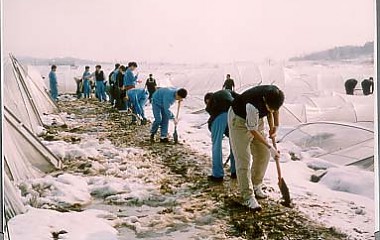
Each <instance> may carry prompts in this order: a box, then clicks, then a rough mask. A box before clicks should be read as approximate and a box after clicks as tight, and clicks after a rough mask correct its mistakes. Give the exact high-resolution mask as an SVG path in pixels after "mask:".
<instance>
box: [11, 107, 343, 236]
mask: <svg viewBox="0 0 380 240" xmlns="http://www.w3.org/2000/svg"><path fill="white" fill-rule="evenodd" d="M60 107H61V110H62V111H63V112H66V113H67V115H66V120H67V125H68V126H67V128H66V127H53V128H51V129H48V133H47V134H46V135H45V136H44V138H45V139H46V140H49V141H45V142H44V143H45V144H46V145H47V146H48V147H49V148H50V149H51V150H52V151H53V152H54V153H56V154H57V155H58V156H60V157H61V158H62V159H63V160H64V165H65V167H64V168H63V169H62V171H59V172H57V173H55V174H53V175H54V176H58V177H54V176H47V177H45V178H43V179H37V180H33V181H31V182H28V183H24V193H23V196H24V198H25V199H29V201H31V200H33V201H32V202H33V204H34V207H37V208H48V209H54V210H59V211H69V210H83V209H90V211H93V210H91V209H99V210H105V211H106V212H101V213H102V214H97V216H100V218H101V219H103V220H104V221H105V222H107V223H108V224H109V225H111V226H113V227H114V228H116V229H117V230H118V234H117V233H116V231H115V232H113V231H112V230H109V229H107V231H108V233H107V234H105V235H104V236H107V238H88V236H87V238H86V236H83V237H82V238H80V237H78V235H75V236H74V235H73V233H74V232H78V231H77V230H78V229H76V231H74V229H75V227H74V226H71V225H65V226H64V225H61V226H60V225H59V224H60V223H56V224H58V225H54V227H55V229H57V230H62V228H63V229H64V230H65V231H67V232H68V233H66V234H63V235H62V236H66V237H67V238H65V239H104V240H107V239H116V238H117V239H120V240H122V239H137V238H144V239H345V237H344V236H343V235H341V234H338V233H337V232H336V231H335V230H334V229H332V228H326V227H323V226H320V225H319V224H316V223H315V222H313V221H311V220H309V219H308V218H307V217H306V216H304V215H302V214H300V213H299V212H298V211H297V210H296V209H289V208H285V207H283V206H281V205H279V204H278V203H277V200H267V201H263V202H262V205H263V207H264V210H263V211H262V212H261V213H256V214H254V213H251V212H249V211H247V209H245V208H243V207H241V206H240V205H239V204H237V201H236V200H238V198H237V197H236V196H237V182H236V181H235V180H230V179H227V180H226V181H225V182H224V184H222V185H212V184H211V185H210V184H209V183H208V182H207V180H206V176H207V173H208V169H209V167H210V159H209V157H208V156H207V155H202V154H199V153H198V152H196V151H194V150H192V149H191V148H190V147H189V146H187V145H184V144H177V145H172V144H160V143H156V144H153V145H151V144H150V143H149V142H148V141H147V140H148V138H149V131H148V129H149V126H128V125H126V123H127V121H126V119H125V116H120V114H119V113H115V112H112V110H111V109H110V108H109V107H108V105H103V104H99V103H97V102H95V101H92V100H90V101H88V102H84V101H65V102H61V103H60ZM269 190H271V191H277V189H276V190H275V189H269ZM36 192H37V194H36ZM86 212H88V210H87V211H84V212H83V214H84V213H86ZM78 214H80V213H78ZM16 220H17V219H16ZM12 224H13V225H11V227H12V226H15V227H16V225H17V221H16V222H13V223H12ZM99 226H100V225H99ZM35 227H36V229H37V228H38V227H39V225H36V226H35ZM77 228H78V226H77ZM79 228H80V227H79ZM84 230H85V229H83V231H84ZM44 231H45V233H46V230H44ZM41 232H43V231H42V230H41ZM90 232H91V234H92V235H89V236H94V233H96V231H95V232H94V231H93V230H92V231H90ZM23 234H24V235H23ZM25 234H27V233H25V232H23V231H20V230H19V231H18V235H17V236H19V237H14V238H12V239H25V238H23V237H24V236H27V235H25ZM116 234H117V235H116ZM45 238H47V236H45ZM36 239H38V238H36Z"/></svg>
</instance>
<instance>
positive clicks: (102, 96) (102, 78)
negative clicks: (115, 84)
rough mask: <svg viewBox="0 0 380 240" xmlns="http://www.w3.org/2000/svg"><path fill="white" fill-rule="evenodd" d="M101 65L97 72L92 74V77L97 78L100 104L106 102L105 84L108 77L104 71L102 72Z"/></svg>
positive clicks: (97, 93)
mask: <svg viewBox="0 0 380 240" xmlns="http://www.w3.org/2000/svg"><path fill="white" fill-rule="evenodd" d="M101 68H102V67H101V66H100V65H96V66H95V72H94V73H93V74H91V77H95V80H96V81H95V82H96V96H97V97H98V99H99V102H104V101H106V99H107V97H106V91H105V82H106V81H107V80H106V75H105V74H104V72H103V70H101Z"/></svg>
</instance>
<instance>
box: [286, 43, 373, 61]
mask: <svg viewBox="0 0 380 240" xmlns="http://www.w3.org/2000/svg"><path fill="white" fill-rule="evenodd" d="M373 55H374V43H373V42H367V43H365V44H364V45H363V46H343V47H335V48H332V49H328V50H325V51H321V52H315V53H310V54H307V55H304V56H301V57H293V58H290V59H289V60H290V61H320V60H327V61H339V60H351V59H359V58H360V59H362V58H370V59H373Z"/></svg>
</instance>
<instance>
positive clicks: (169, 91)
mask: <svg viewBox="0 0 380 240" xmlns="http://www.w3.org/2000/svg"><path fill="white" fill-rule="evenodd" d="M176 91H177V89H176V88H159V89H157V90H156V91H155V93H154V94H153V97H152V101H153V104H157V105H160V106H164V105H166V107H168V106H169V107H170V105H172V104H173V103H174V102H175V95H176Z"/></svg>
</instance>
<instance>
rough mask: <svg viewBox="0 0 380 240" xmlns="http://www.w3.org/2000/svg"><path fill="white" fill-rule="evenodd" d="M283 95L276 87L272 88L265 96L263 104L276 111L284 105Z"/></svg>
mask: <svg viewBox="0 0 380 240" xmlns="http://www.w3.org/2000/svg"><path fill="white" fill-rule="evenodd" d="M284 100H285V95H284V93H283V92H282V91H281V90H280V89H278V88H277V87H276V86H272V87H271V88H270V89H269V91H268V92H267V93H266V94H265V102H266V104H268V106H269V107H270V108H271V109H273V110H276V111H277V110H278V109H279V108H280V107H281V106H282V104H283V103H284Z"/></svg>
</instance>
